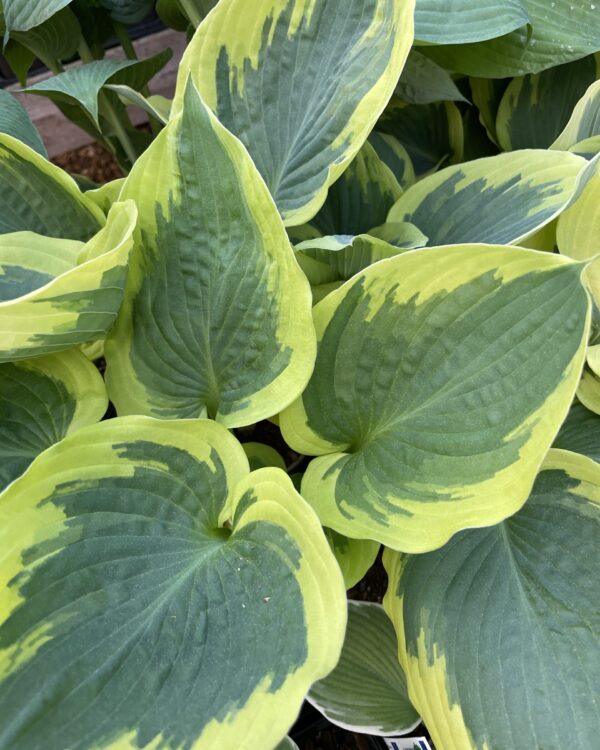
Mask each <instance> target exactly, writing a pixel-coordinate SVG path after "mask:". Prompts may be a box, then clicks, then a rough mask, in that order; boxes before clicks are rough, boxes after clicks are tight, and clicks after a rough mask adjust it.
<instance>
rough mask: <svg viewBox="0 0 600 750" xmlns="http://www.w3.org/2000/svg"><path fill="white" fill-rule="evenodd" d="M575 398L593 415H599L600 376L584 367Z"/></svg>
mask: <svg viewBox="0 0 600 750" xmlns="http://www.w3.org/2000/svg"><path fill="white" fill-rule="evenodd" d="M577 398H578V399H579V400H580V401H581V403H582V404H583V405H584V406H585V407H586V408H587V409H589V410H590V411H592V412H594V414H600V375H599V374H597V373H595V372H594V371H593V370H592V369H591V368H590V367H588V366H586V367H585V369H584V371H583V375H582V377H581V382H580V383H579V387H578V388H577Z"/></svg>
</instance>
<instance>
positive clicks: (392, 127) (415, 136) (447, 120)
mask: <svg viewBox="0 0 600 750" xmlns="http://www.w3.org/2000/svg"><path fill="white" fill-rule="evenodd" d="M377 129H378V130H381V131H382V132H383V133H388V134H389V135H392V136H394V138H396V139H397V140H398V141H399V142H400V143H401V145H402V146H404V148H405V149H406V151H407V152H408V155H409V156H410V158H411V161H412V163H413V166H414V170H415V174H416V175H417V177H422V176H423V175H425V174H429V173H430V172H433V171H435V170H436V169H438V168H439V167H440V166H442V165H445V164H448V163H452V162H460V161H462V153H463V126H462V118H461V116H460V112H459V111H458V108H457V107H456V104H454V102H435V103H433V104H407V103H406V102H402V101H400V99H398V98H397V97H393V98H392V100H391V101H390V103H389V105H388V107H387V109H386V110H385V112H384V114H383V116H382V117H381V119H380V120H379V123H378V124H377Z"/></svg>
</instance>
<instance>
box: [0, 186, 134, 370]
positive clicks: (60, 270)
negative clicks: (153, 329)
mask: <svg viewBox="0 0 600 750" xmlns="http://www.w3.org/2000/svg"><path fill="white" fill-rule="evenodd" d="M136 216H137V211H136V207H135V204H134V203H133V202H132V201H127V202H125V203H117V204H115V205H114V206H113V208H112V210H111V212H110V214H109V216H108V219H107V222H106V225H105V226H104V227H103V229H101V230H100V231H99V232H98V234H96V235H94V237H92V239H91V240H90V241H89V242H88V243H87V244H85V245H82V243H80V242H76V241H72V240H58V239H50V238H48V237H43V236H41V235H36V234H33V233H32V232H16V233H14V234H4V235H0V342H1V344H0V362H10V361H11V360H14V359H26V358H28V357H39V356H41V355H43V354H50V353H53V352H56V351H62V350H64V349H69V348H70V347H72V346H76V345H78V344H83V343H85V342H88V341H95V340H97V339H101V338H104V336H105V335H106V333H107V332H108V331H109V330H110V329H111V328H112V326H113V324H114V322H115V318H116V316H117V313H118V311H119V307H120V305H121V302H122V299H123V291H124V288H125V282H126V280H127V264H128V259H129V253H130V250H131V247H132V244H133V230H134V227H135V221H136Z"/></svg>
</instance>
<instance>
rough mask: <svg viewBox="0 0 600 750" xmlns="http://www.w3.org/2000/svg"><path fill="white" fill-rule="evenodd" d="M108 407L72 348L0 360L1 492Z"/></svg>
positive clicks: (99, 384)
mask: <svg viewBox="0 0 600 750" xmlns="http://www.w3.org/2000/svg"><path fill="white" fill-rule="evenodd" d="M107 406H108V399H107V397H106V389H105V388H104V382H103V380H102V377H101V376H100V373H99V372H98V370H97V369H96V368H95V367H94V365H92V364H91V363H90V362H89V361H88V360H87V359H86V358H85V357H84V356H83V354H81V352H78V351H77V350H76V349H71V350H70V351H67V352H62V353H61V354H52V355H50V356H48V357H38V358H36V359H27V360H22V361H20V362H10V363H8V362H7V363H4V364H0V491H1V490H3V489H4V488H5V487H6V485H8V484H10V482H12V481H13V480H14V479H16V478H17V477H18V476H20V475H21V474H22V473H23V472H24V471H25V469H26V468H27V467H28V466H29V464H30V463H31V462H32V461H33V459H34V458H35V457H36V456H37V455H39V454H40V453H42V451H44V450H45V449H46V448H48V447H50V446H51V445H53V444H54V443H57V442H58V441H59V440H62V439H63V438H64V437H65V436H66V435H68V434H70V433H72V432H75V431H76V430H78V429H79V428H80V427H85V426H86V425H88V424H93V423H94V422H98V421H99V420H100V419H102V417H103V416H104V412H105V411H106V408H107Z"/></svg>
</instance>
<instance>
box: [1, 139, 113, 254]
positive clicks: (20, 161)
mask: <svg viewBox="0 0 600 750" xmlns="http://www.w3.org/2000/svg"><path fill="white" fill-rule="evenodd" d="M104 221H105V219H104V215H103V214H102V211H100V209H99V208H98V207H97V206H96V205H95V204H94V203H93V202H92V201H90V200H88V199H87V198H86V196H85V195H84V194H83V193H82V192H81V190H80V189H79V188H78V187H77V184H76V183H75V181H74V180H73V179H72V178H71V177H69V175H68V174H67V173H66V172H64V171H63V170H62V169H60V167H57V166H55V165H54V164H51V163H50V162H49V161H48V160H47V159H45V158H44V157H43V156H41V155H40V154H38V153H37V152H36V151H34V150H33V149H32V148H29V146H26V145H25V144H23V143H21V141H19V140H17V139H16V138H13V137H12V136H10V135H5V134H0V233H6V232H20V231H30V232H37V233H38V234H44V235H47V236H49V237H68V238H69V239H73V240H88V239H89V238H90V237H91V236H92V235H93V234H95V233H96V232H97V231H98V230H99V229H100V227H101V226H102V224H103V223H104Z"/></svg>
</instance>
